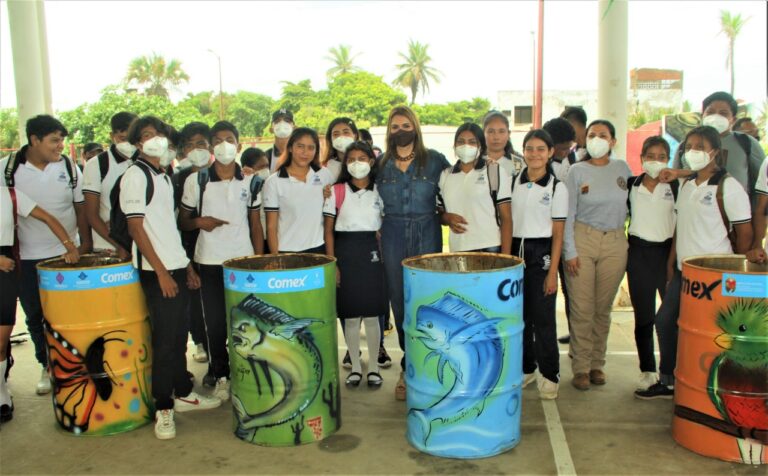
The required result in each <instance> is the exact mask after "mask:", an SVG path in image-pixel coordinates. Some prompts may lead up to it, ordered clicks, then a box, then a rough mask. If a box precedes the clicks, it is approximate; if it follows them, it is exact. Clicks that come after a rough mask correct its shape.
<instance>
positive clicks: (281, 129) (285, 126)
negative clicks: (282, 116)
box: [272, 121, 293, 139]
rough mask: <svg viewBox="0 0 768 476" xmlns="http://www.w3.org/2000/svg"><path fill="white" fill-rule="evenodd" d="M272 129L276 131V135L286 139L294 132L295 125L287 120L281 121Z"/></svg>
mask: <svg viewBox="0 0 768 476" xmlns="http://www.w3.org/2000/svg"><path fill="white" fill-rule="evenodd" d="M272 130H273V131H274V132H275V137H277V138H278V139H285V138H286V137H288V136H290V135H291V132H293V126H292V125H290V124H289V123H287V122H285V121H280V122H278V123H277V124H275V125H273V126H272Z"/></svg>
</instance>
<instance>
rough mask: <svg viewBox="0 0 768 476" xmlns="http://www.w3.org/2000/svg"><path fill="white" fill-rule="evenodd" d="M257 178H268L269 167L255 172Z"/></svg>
mask: <svg viewBox="0 0 768 476" xmlns="http://www.w3.org/2000/svg"><path fill="white" fill-rule="evenodd" d="M256 176H257V177H261V178H262V180H267V179H268V178H269V167H266V168H263V169H261V170H259V171H258V172H256Z"/></svg>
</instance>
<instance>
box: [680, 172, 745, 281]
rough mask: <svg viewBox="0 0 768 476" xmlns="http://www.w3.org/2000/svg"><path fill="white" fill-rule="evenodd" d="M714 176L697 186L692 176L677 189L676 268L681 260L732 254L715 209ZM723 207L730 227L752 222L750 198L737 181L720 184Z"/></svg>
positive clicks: (694, 176) (726, 231)
mask: <svg viewBox="0 0 768 476" xmlns="http://www.w3.org/2000/svg"><path fill="white" fill-rule="evenodd" d="M717 182H718V178H717V176H714V177H712V178H710V179H709V180H707V181H705V182H702V183H701V184H699V185H696V175H695V174H694V175H692V176H691V177H690V178H689V179H688V180H686V181H685V182H683V184H682V185H681V186H680V191H679V192H678V196H677V205H676V207H675V211H676V212H677V237H676V239H675V249H676V250H677V267H678V269H682V263H683V260H684V259H686V258H688V257H691V256H697V255H713V254H732V253H733V248H732V247H731V242H730V240H729V239H728V230H726V229H725V223H723V218H722V215H721V214H720V208H719V207H718V205H717ZM723 204H724V208H725V214H726V216H727V217H728V220H729V221H730V222H731V225H738V224H741V223H749V221H750V220H751V218H752V211H751V208H750V202H749V196H748V195H747V192H746V191H745V190H744V187H742V186H741V184H740V183H739V181H738V180H736V179H735V178H733V177H726V179H725V180H724V181H723Z"/></svg>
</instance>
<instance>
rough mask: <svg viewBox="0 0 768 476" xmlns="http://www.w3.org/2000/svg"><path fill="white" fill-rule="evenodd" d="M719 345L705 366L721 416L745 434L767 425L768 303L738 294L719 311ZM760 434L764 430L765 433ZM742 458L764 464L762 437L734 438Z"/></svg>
mask: <svg viewBox="0 0 768 476" xmlns="http://www.w3.org/2000/svg"><path fill="white" fill-rule="evenodd" d="M717 326H718V327H719V328H720V330H722V331H723V332H722V334H719V335H718V336H717V337H716V338H715V343H716V344H717V345H718V346H719V347H720V348H722V349H723V352H721V353H720V355H718V356H717V357H716V358H715V360H714V361H713V362H712V366H711V367H710V370H709V378H708V385H707V388H708V391H709V398H710V399H711V400H712V403H713V404H714V405H715V408H717V410H718V412H719V413H720V415H721V416H722V417H723V420H725V421H726V422H729V423H731V424H733V425H735V426H737V427H739V428H740V429H742V430H743V434H749V430H752V429H757V430H768V398H767V397H768V303H767V302H766V300H764V299H760V300H757V299H754V300H747V299H740V300H737V301H733V302H732V303H731V304H730V305H729V306H728V307H727V308H725V309H722V310H721V311H720V312H719V313H718V316H717ZM763 434H764V433H763ZM736 440H737V442H738V445H739V452H740V454H741V458H742V461H743V462H744V463H747V464H760V463H763V462H764V461H763V458H764V456H768V455H764V454H763V452H764V451H765V448H766V447H765V444H766V443H765V442H761V441H757V440H754V439H751V438H736Z"/></svg>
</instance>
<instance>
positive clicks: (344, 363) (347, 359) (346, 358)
mask: <svg viewBox="0 0 768 476" xmlns="http://www.w3.org/2000/svg"><path fill="white" fill-rule="evenodd" d="M341 366H342V367H344V368H345V369H351V368H352V359H351V358H350V357H349V351H347V353H346V354H344V359H343V360H342V361H341Z"/></svg>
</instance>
